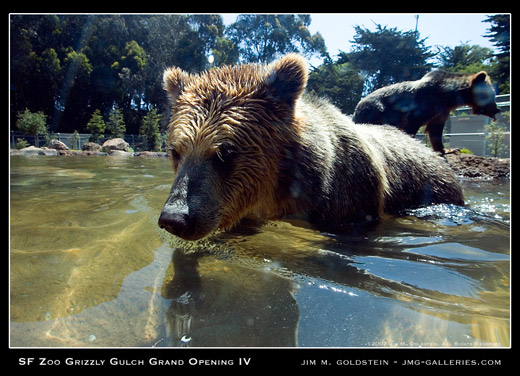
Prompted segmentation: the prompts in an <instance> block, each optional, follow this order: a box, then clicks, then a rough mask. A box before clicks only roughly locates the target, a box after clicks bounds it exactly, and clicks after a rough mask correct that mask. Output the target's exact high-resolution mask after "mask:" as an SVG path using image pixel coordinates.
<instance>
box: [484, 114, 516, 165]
mask: <svg viewBox="0 0 520 376" xmlns="http://www.w3.org/2000/svg"><path fill="white" fill-rule="evenodd" d="M500 115H501V117H503V118H505V119H506V121H507V122H509V119H510V113H509V112H503V113H501V114H500ZM485 128H486V132H487V133H488V135H487V136H486V139H487V142H488V144H487V147H488V151H489V152H490V153H491V155H493V156H494V157H498V156H499V155H502V154H504V153H506V152H507V151H508V148H507V145H506V143H505V142H504V138H505V137H506V134H505V131H506V127H505V126H504V125H501V124H499V122H498V121H492V122H491V123H489V124H488V125H486V126H485Z"/></svg>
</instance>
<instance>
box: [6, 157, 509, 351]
mask: <svg viewBox="0 0 520 376" xmlns="http://www.w3.org/2000/svg"><path fill="white" fill-rule="evenodd" d="M10 175H11V180H10V186H11V189H10V316H11V325H10V343H11V346H14V347H32V346H37V347H44V346H53V347H69V346H76V347H78V346H79V347H123V346H124V347H143V346H144V347H151V346H158V347H165V346H219V347H224V346H232V347H238V346H255V347H256V346H275V347H278V346H311V347H328V346H341V347H343V346H345V347H390V346H394V347H423V346H424V347H428V346H434V347H443V346H454V347H473V346H477V347H496V346H498V347H507V346H509V345H510V227H509V222H510V190H509V182H501V183H493V182H463V185H464V190H465V197H466V204H467V207H466V208H459V207H452V206H445V205H440V206H433V207H428V208H423V209H420V210H416V211H413V212H410V213H409V215H406V216H402V217H387V218H384V219H383V220H382V221H381V222H380V223H379V224H378V225H376V226H371V227H370V228H345V229H344V230H342V231H338V232H336V233H323V232H321V233H320V232H319V231H316V230H314V229H311V228H309V227H308V226H305V224H304V223H295V222H282V221H279V222H271V223H268V224H266V225H264V226H262V227H258V226H253V225H244V226H242V227H240V228H239V229H237V231H235V233H233V234H217V235H215V236H213V237H212V238H210V239H207V240H205V241H203V242H199V243H195V244H194V243H186V242H183V241H180V240H178V239H176V238H174V237H172V236H170V235H169V234H167V233H166V232H164V231H163V230H160V229H159V228H158V227H157V224H156V223H157V218H158V216H159V213H160V210H161V208H162V205H163V203H164V201H165V200H166V197H167V195H168V192H169V190H170V185H171V183H172V181H173V175H172V172H171V170H170V166H169V162H168V161H167V159H165V158H158V159H154V158H142V157H129V158H126V157H50V156H41V157H36V156H34V157H24V156H13V157H11V166H10Z"/></svg>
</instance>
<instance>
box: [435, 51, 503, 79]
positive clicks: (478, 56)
mask: <svg viewBox="0 0 520 376" xmlns="http://www.w3.org/2000/svg"><path fill="white" fill-rule="evenodd" d="M492 58H493V51H492V50H491V49H490V48H486V47H481V46H478V45H472V46H470V45H468V44H462V45H460V46H456V47H454V48H451V47H443V48H442V50H441V51H440V52H439V53H438V54H437V59H438V60H439V63H440V65H439V68H441V69H443V70H447V71H451V72H460V73H478V72H480V71H482V70H486V71H488V70H489V69H490V67H491V59H492Z"/></svg>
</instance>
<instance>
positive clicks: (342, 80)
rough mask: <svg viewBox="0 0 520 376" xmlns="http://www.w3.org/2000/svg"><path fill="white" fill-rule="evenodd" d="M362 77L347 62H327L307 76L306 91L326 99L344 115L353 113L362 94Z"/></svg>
mask: <svg viewBox="0 0 520 376" xmlns="http://www.w3.org/2000/svg"><path fill="white" fill-rule="evenodd" d="M363 81H364V80H363V77H362V76H361V75H360V74H359V72H358V70H357V69H354V68H353V67H352V64H350V63H348V62H342V61H337V62H335V63H333V62H327V63H325V64H322V65H321V66H319V67H318V68H316V69H314V70H313V71H312V72H311V73H310V75H309V81H308V83H307V91H308V92H311V93H316V94H317V95H318V96H325V97H327V98H328V99H329V100H330V101H331V102H332V103H333V104H334V105H336V106H337V107H339V108H340V109H341V111H342V112H343V113H345V114H351V113H353V112H354V108H355V107H356V104H357V103H358V102H359V100H360V99H361V94H362V92H363Z"/></svg>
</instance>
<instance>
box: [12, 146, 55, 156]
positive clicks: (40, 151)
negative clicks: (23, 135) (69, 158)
mask: <svg viewBox="0 0 520 376" xmlns="http://www.w3.org/2000/svg"><path fill="white" fill-rule="evenodd" d="M19 152H20V154H21V155H59V153H58V150H56V149H49V148H37V147H35V146H29V147H27V148H23V149H20V150H19ZM20 154H17V155H20ZM12 155H14V154H12Z"/></svg>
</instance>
